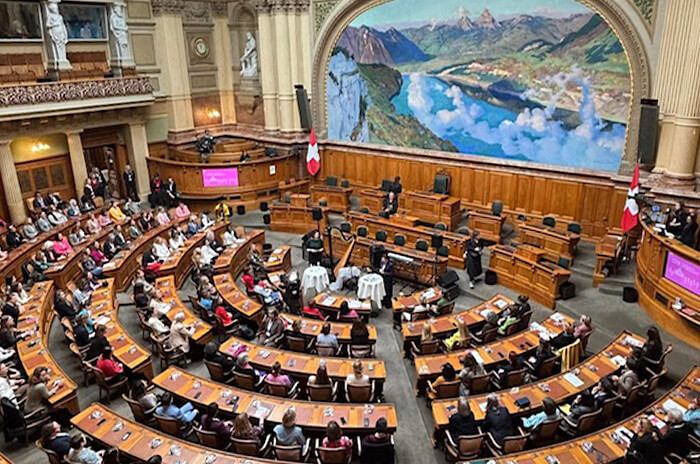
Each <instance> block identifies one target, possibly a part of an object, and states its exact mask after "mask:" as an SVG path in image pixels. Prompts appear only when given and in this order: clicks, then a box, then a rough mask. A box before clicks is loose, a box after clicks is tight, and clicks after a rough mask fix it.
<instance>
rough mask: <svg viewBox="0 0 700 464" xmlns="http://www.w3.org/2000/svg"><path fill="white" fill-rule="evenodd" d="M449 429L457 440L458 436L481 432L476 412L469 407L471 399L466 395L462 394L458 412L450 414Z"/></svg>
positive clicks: (458, 403)
mask: <svg viewBox="0 0 700 464" xmlns="http://www.w3.org/2000/svg"><path fill="white" fill-rule="evenodd" d="M448 430H449V431H450V435H452V438H454V439H455V440H457V438H458V437H463V436H469V435H477V434H478V433H479V430H478V428H477V426H476V420H475V419H474V413H473V412H472V410H471V409H470V408H469V400H468V399H467V398H466V397H464V396H462V397H460V398H459V401H458V402H457V412H456V413H455V414H453V415H451V416H450V425H449V428H448Z"/></svg>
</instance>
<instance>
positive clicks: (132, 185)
mask: <svg viewBox="0 0 700 464" xmlns="http://www.w3.org/2000/svg"><path fill="white" fill-rule="evenodd" d="M122 176H123V177H124V185H125V186H126V196H127V198H131V199H132V200H134V201H139V196H138V193H136V173H135V172H134V170H133V169H131V166H130V165H128V164H127V165H126V166H125V167H124V173H123V174H122Z"/></svg>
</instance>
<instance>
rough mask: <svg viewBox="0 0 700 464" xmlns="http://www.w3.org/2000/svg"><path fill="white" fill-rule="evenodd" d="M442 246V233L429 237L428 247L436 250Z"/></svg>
mask: <svg viewBox="0 0 700 464" xmlns="http://www.w3.org/2000/svg"><path fill="white" fill-rule="evenodd" d="M441 246H442V235H433V236H432V237H431V239H430V247H431V248H435V249H436V250H437V249H438V248H440V247H441Z"/></svg>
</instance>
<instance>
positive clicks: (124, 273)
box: [102, 218, 187, 292]
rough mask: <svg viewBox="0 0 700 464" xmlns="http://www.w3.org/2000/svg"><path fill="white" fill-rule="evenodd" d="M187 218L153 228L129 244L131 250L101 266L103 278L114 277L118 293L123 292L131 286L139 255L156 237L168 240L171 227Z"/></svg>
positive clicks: (137, 267) (120, 253) (139, 263)
mask: <svg viewBox="0 0 700 464" xmlns="http://www.w3.org/2000/svg"><path fill="white" fill-rule="evenodd" d="M186 220H187V218H182V219H173V220H171V221H170V223H168V224H164V225H160V226H158V227H155V228H153V229H151V230H149V231H148V232H146V233H145V234H143V235H142V236H140V237H139V238H137V239H136V240H134V241H132V242H131V248H128V249H126V250H122V251H120V252H119V253H117V254H116V255H115V256H114V258H112V259H111V260H110V261H109V262H108V263H106V264H105V265H104V266H102V271H103V273H104V276H105V277H114V280H115V285H116V286H117V291H118V292H123V291H124V290H126V288H127V287H129V285H131V278H132V277H133V275H134V273H135V272H136V270H137V269H139V268H140V267H141V255H143V254H144V253H145V252H146V250H147V249H148V248H149V247H151V246H152V245H153V241H154V240H155V238H156V237H163V238H165V239H167V238H168V234H169V233H170V230H171V229H172V228H173V227H177V226H178V225H180V224H181V223H182V222H184V221H186Z"/></svg>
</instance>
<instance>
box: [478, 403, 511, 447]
mask: <svg viewBox="0 0 700 464" xmlns="http://www.w3.org/2000/svg"><path fill="white" fill-rule="evenodd" d="M483 431H484V432H488V433H490V434H491V436H492V437H493V439H494V441H495V442H496V443H498V444H499V445H501V446H502V445H503V439H504V438H505V437H510V436H513V435H515V434H516V430H515V426H514V425H513V419H512V418H511V417H510V412H508V409H507V408H506V407H504V406H501V404H500V403H499V402H498V396H496V395H495V394H493V393H491V394H489V396H488V397H487V398H486V418H485V419H484V425H483Z"/></svg>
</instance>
